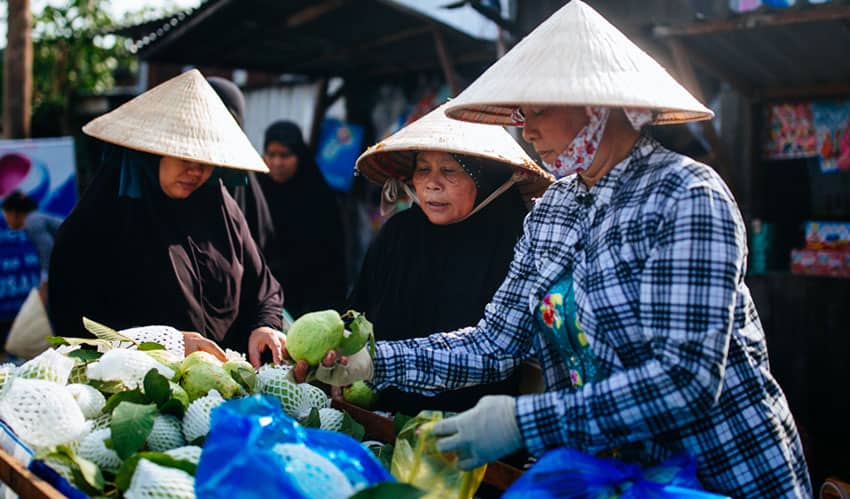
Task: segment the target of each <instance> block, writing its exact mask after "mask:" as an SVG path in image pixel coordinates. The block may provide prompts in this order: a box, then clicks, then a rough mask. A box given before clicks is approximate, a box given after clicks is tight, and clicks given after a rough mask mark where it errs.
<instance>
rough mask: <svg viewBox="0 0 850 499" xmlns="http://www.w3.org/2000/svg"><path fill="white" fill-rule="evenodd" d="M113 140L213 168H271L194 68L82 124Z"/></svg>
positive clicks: (88, 130) (92, 133)
mask: <svg viewBox="0 0 850 499" xmlns="http://www.w3.org/2000/svg"><path fill="white" fill-rule="evenodd" d="M83 133H85V134H87V135H90V136H92V137H96V138H98V139H100V140H103V141H106V142H109V143H111V144H115V145H119V146H122V147H126V148H128V149H135V150H137V151H143V152H148V153H152V154H156V155H159V156H172V157H175V158H180V159H185V160H188V161H195V162H198V163H203V164H206V165H212V166H223V167H227V168H235V169H238V170H250V171H255V172H263V173H267V172H268V171H269V169H268V168H267V167H266V164H265V163H264V162H263V159H262V158H261V157H260V155H259V154H258V153H257V151H256V149H254V146H252V145H251V142H250V141H249V140H248V137H246V136H245V133H244V132H243V131H242V129H241V128H240V127H239V124H238V123H237V122H236V120H235V119H234V118H233V116H232V115H231V114H230V111H228V109H227V107H226V106H225V105H224V103H223V102H222V101H221V99H219V98H218V95H216V93H215V90H213V88H212V87H211V86H210V84H209V83H207V81H206V80H205V79H204V77H203V76H202V75H201V73H200V71H198V70H196V69H193V70H191V71H187V72H185V73H183V74H181V75H180V76H176V77H174V78H172V79H170V80H168V81H166V82H164V83H162V84H160V85H157V86H156V87H154V88H152V89H150V90H148V91H147V92H145V93H143V94H141V95H139V96H137V97H136V98H134V99H132V100H130V101H129V102H127V103H125V104H123V105H122V106H120V107H118V108H116V109H115V110H113V111H111V112H109V113H106V114H104V115H102V116H99V117H97V118H95V119H93V120H92V121H90V122H88V123H87V124H86V125H85V126H84V127H83Z"/></svg>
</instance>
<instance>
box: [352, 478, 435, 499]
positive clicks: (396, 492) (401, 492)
mask: <svg viewBox="0 0 850 499" xmlns="http://www.w3.org/2000/svg"><path fill="white" fill-rule="evenodd" d="M426 494H427V492H425V491H423V490H421V489H418V488H416V487H414V486H413V485H410V484H408V483H398V482H383V483H379V484H378V485H375V486H373V487H369V488H368V489H363V490H361V491H360V492H358V493H356V494H354V495H353V496H351V497H350V499H418V498H420V497H424V496H425V495H426Z"/></svg>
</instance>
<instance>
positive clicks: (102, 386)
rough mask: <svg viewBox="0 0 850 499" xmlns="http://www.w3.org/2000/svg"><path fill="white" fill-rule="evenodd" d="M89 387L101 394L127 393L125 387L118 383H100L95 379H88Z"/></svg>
mask: <svg viewBox="0 0 850 499" xmlns="http://www.w3.org/2000/svg"><path fill="white" fill-rule="evenodd" d="M89 385H91V386H92V387H94V388H97V389H98V390H100V391H102V392H103V393H121V392H124V391H127V387H126V386H124V383H122V382H120V381H100V380H97V379H90V380H89Z"/></svg>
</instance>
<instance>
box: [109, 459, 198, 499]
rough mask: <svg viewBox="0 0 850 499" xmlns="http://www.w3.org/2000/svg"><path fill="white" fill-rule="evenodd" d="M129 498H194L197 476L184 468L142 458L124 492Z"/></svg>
mask: <svg viewBox="0 0 850 499" xmlns="http://www.w3.org/2000/svg"><path fill="white" fill-rule="evenodd" d="M124 497H126V498H127V499H147V498H157V499H166V498H173V499H194V497H195V478H194V477H192V475H190V474H188V473H186V472H185V471H183V470H179V469H177V468H168V467H166V466H160V465H158V464H155V463H152V462H150V461H148V460H147V459H140V460H139V464H138V465H137V466H136V471H135V472H133V478H132V479H131V480H130V488H128V489H127V491H126V492H125V493H124Z"/></svg>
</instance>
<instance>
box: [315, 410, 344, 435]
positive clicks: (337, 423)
mask: <svg viewBox="0 0 850 499" xmlns="http://www.w3.org/2000/svg"><path fill="white" fill-rule="evenodd" d="M343 417H344V414H343V413H342V411H338V410H336V409H331V408H328V407H324V408H322V409H319V421H320V425H319V428H320V429H322V430H329V431H339V430H341V429H342V419H343Z"/></svg>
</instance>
